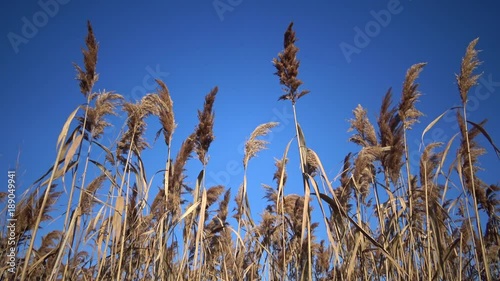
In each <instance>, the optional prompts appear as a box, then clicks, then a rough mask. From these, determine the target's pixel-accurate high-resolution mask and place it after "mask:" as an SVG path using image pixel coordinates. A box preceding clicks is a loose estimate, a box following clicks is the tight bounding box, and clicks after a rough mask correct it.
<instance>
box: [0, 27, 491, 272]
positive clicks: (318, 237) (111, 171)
mask: <svg viewBox="0 0 500 281" xmlns="http://www.w3.org/2000/svg"><path fill="white" fill-rule="evenodd" d="M292 27H293V23H291V24H290V25H289V26H288V28H287V29H286V31H285V35H284V50H283V51H282V52H281V53H279V55H278V57H277V58H275V59H274V60H273V64H274V66H275V67H276V70H277V72H276V73H275V74H276V75H277V76H278V77H279V81H280V84H281V85H283V86H284V88H285V89H284V90H285V94H284V95H282V96H280V98H279V99H280V100H284V99H288V100H290V101H291V103H292V107H293V109H294V118H295V133H296V136H295V138H294V139H293V140H295V139H296V140H297V142H298V147H299V156H300V165H301V171H300V172H301V174H300V176H301V177H299V178H300V179H299V180H298V181H297V180H296V179H295V178H294V177H292V176H290V175H289V174H290V173H293V171H292V172H290V171H287V170H286V168H287V167H286V165H287V164H288V159H289V156H288V153H289V147H290V143H291V142H292V141H293V140H292V141H290V143H289V144H288V145H287V146H286V148H285V150H284V153H283V154H282V155H283V156H282V158H280V159H275V166H276V169H275V171H268V175H269V180H271V181H276V187H271V186H269V185H266V184H262V186H263V190H264V192H265V196H264V198H265V199H266V200H267V203H266V205H265V207H264V209H262V210H259V213H258V214H256V215H253V214H252V213H251V212H250V207H251V205H253V202H250V201H249V199H248V190H249V187H251V186H254V185H255V184H256V183H254V181H253V178H247V171H250V170H251V169H252V166H251V165H250V159H252V158H253V157H255V156H256V155H257V154H258V153H259V152H260V151H261V150H263V149H266V148H267V146H268V142H267V141H266V140H264V139H263V137H264V136H266V135H267V134H269V133H270V130H271V129H273V128H274V127H276V126H277V125H278V124H277V123H275V122H269V123H264V124H261V125H259V126H257V127H256V128H255V129H254V131H253V132H252V133H251V134H250V137H249V138H248V139H247V141H246V143H245V151H244V155H243V166H244V174H243V177H242V184H241V185H240V188H239V189H238V191H237V193H236V194H235V195H234V196H232V195H231V189H230V188H228V187H226V186H223V185H215V186H210V187H206V186H205V175H206V173H207V166H208V163H209V160H210V157H208V150H209V148H210V145H211V143H212V142H213V141H214V140H215V136H214V131H213V126H214V122H215V115H214V105H215V97H216V95H217V93H218V88H217V87H215V88H213V89H212V90H211V91H210V92H209V93H208V94H207V95H206V96H205V100H204V105H203V108H202V110H199V111H198V119H199V122H198V124H197V125H196V127H195V129H194V132H193V133H192V134H190V135H189V136H188V137H187V138H186V139H185V140H184V141H183V142H182V144H181V146H180V147H179V148H178V151H177V154H176V156H175V157H174V158H173V159H170V155H171V149H174V143H173V142H172V139H173V134H174V132H175V129H176V126H177V124H176V123H175V118H174V110H173V98H174V96H171V95H170V92H169V90H168V88H167V86H166V84H165V83H164V82H163V81H160V80H157V81H156V82H157V83H158V89H157V91H156V93H153V94H147V95H145V96H144V97H143V98H142V99H141V100H139V101H135V102H133V101H123V97H122V96H121V95H119V94H116V93H114V92H99V93H93V92H92V91H93V87H94V84H95V82H96V81H97V78H98V75H97V73H96V68H95V67H96V62H97V52H98V44H97V41H96V38H95V37H94V33H93V29H92V26H91V25H90V23H88V26H87V32H88V34H87V37H86V39H85V41H86V46H87V49H84V50H82V52H83V56H84V66H85V67H84V68H85V70H83V69H81V68H80V67H78V66H76V65H75V67H76V69H77V79H78V80H79V87H80V91H81V92H82V93H83V94H84V95H85V97H86V98H87V104H86V106H85V107H79V108H78V109H77V110H75V111H74V112H73V113H72V114H70V116H69V117H68V120H67V122H66V123H65V125H64V126H63V129H62V131H61V134H60V136H59V139H58V143H57V147H58V154H57V156H56V159H55V162H54V165H53V166H51V167H49V169H48V172H47V173H46V174H45V175H43V176H42V177H41V178H40V179H39V180H37V181H36V182H35V183H34V184H33V186H31V187H30V189H29V190H27V191H26V192H25V193H24V194H22V195H21V196H20V197H21V198H20V200H19V201H18V202H17V205H16V213H15V216H14V219H16V229H15V233H14V237H12V234H10V233H9V232H8V230H7V229H6V228H2V230H1V231H0V246H1V249H0V254H1V255H2V256H5V255H6V254H7V253H8V252H7V249H8V246H9V245H10V244H9V243H12V242H10V241H12V240H15V242H16V251H17V252H18V260H17V261H18V262H19V265H18V266H17V267H16V269H15V272H14V273H11V272H9V271H7V270H5V269H6V268H7V267H5V266H3V265H2V267H1V268H2V271H1V273H0V278H1V280H22V279H24V280H176V281H178V280H449V279H453V280H455V279H457V280H489V281H491V280H498V279H499V278H500V267H499V261H500V258H499V256H500V255H499V253H500V235H499V225H500V220H499V217H498V212H499V207H498V206H499V204H498V199H496V193H498V190H499V189H500V188H499V186H498V184H488V183H486V182H484V181H483V180H482V179H481V178H480V177H479V173H478V171H480V170H481V167H480V159H481V156H482V155H483V154H485V153H486V151H487V150H486V148H484V147H481V145H480V144H481V142H480V141H479V140H478V138H479V137H481V136H485V137H486V139H487V140H488V142H489V143H490V144H492V146H493V147H494V149H495V151H497V148H496V146H495V145H494V143H493V140H491V138H490V137H489V135H488V133H487V131H486V121H483V122H478V123H476V122H472V121H470V120H468V116H467V110H466V109H467V95H468V91H469V90H470V89H471V88H472V87H473V86H474V85H475V84H476V83H477V79H478V78H479V76H478V75H475V74H474V72H475V69H476V68H477V67H478V66H479V65H480V63H479V60H478V59H477V54H478V51H477V50H476V49H475V46H476V44H477V43H478V40H477V39H476V40H474V41H472V42H471V43H470V44H469V46H468V47H467V49H466V53H465V56H464V58H463V60H462V65H461V69H460V74H458V75H457V81H458V88H459V96H460V97H459V98H460V100H461V101H462V107H461V108H458V109H457V108H454V109H453V110H457V113H456V116H457V118H456V120H457V121H456V122H457V124H458V128H459V131H458V133H457V136H458V138H457V140H458V144H457V152H456V154H455V155H452V153H449V151H450V150H452V149H453V148H455V146H454V140H455V137H452V138H451V139H450V140H448V142H444V143H437V142H431V143H428V144H423V150H422V151H421V152H419V156H420V158H419V161H417V162H418V163H410V161H413V160H412V159H410V158H409V157H408V154H409V152H408V151H409V149H408V140H407V138H408V134H409V130H410V129H411V128H412V126H413V125H414V124H415V123H416V122H418V121H419V118H420V117H421V116H422V115H423V113H422V112H420V111H419V110H418V109H417V108H416V103H417V102H418V100H419V98H420V97H421V94H420V92H419V91H418V84H416V83H415V81H416V79H417V78H418V76H419V74H420V72H421V70H422V69H423V67H424V66H425V64H424V63H419V64H415V65H413V66H411V67H410V68H409V69H408V71H407V73H406V77H405V80H404V82H403V89H402V94H401V99H400V101H399V103H398V104H397V105H395V106H393V105H392V95H393V94H392V89H391V88H390V89H389V90H388V91H387V92H386V94H385V95H384V97H383V99H382V101H381V107H380V112H379V115H378V118H377V120H376V121H377V122H376V124H375V123H371V122H370V120H369V118H368V113H367V110H366V109H365V108H363V107H362V106H361V105H358V106H357V107H356V108H355V109H354V110H353V118H352V119H351V120H349V129H348V131H349V132H352V135H351V136H350V138H349V141H350V142H352V143H355V144H357V145H359V151H357V152H349V153H347V155H346V156H345V158H344V159H343V161H342V162H341V164H339V167H334V168H338V169H339V170H340V172H339V174H338V176H337V177H338V179H337V177H336V178H335V179H333V180H332V179H330V178H329V173H327V172H325V170H326V169H325V167H324V165H323V162H322V161H321V159H320V157H319V156H318V155H317V154H316V152H315V151H314V150H313V149H312V148H310V147H307V145H306V142H305V133H304V131H303V130H302V128H301V127H300V125H299V123H298V121H297V114H296V110H295V109H296V107H295V106H296V102H297V101H298V99H299V98H300V97H302V96H303V95H305V94H307V93H308V91H299V89H298V88H299V87H300V86H301V85H302V81H300V80H299V79H298V78H297V76H298V68H299V65H300V63H299V60H298V59H297V52H298V48H297V47H296V46H295V42H296V37H295V31H294V30H293V29H292ZM119 105H121V106H119ZM78 110H81V111H82V112H81V113H82V115H77V113H78ZM120 113H126V114H127V119H126V121H125V124H124V125H126V127H125V126H124V128H125V129H124V130H123V131H121V132H119V134H118V136H115V139H116V140H117V141H116V142H115V143H112V144H111V145H104V144H103V143H100V142H98V140H99V139H102V138H103V136H106V137H107V136H108V133H109V132H107V130H106V127H108V126H110V125H115V124H111V123H110V121H108V120H106V117H107V116H109V115H120ZM150 116H154V117H157V118H158V120H159V124H160V126H161V129H160V131H159V132H158V134H157V137H158V136H159V134H160V133H163V135H164V139H165V145H166V146H167V153H166V157H165V159H164V160H165V163H164V164H165V165H164V166H163V167H162V168H155V165H156V164H157V163H144V162H143V157H142V155H143V153H144V151H145V150H147V149H154V147H152V146H150V145H149V143H148V139H147V136H148V135H147V134H146V127H147V125H148V124H147V121H148V120H149V119H148V117H150ZM439 119H440V117H438V118H437V119H435V121H433V122H431V124H429V125H428V127H427V128H426V129H425V131H424V133H423V134H425V133H426V132H427V131H428V130H430V129H431V127H433V126H434V125H435V124H436V122H437V121H439ZM73 122H74V123H75V126H71V125H73ZM374 124H375V126H374ZM120 125H121V124H120ZM70 128H76V129H73V130H72V131H71V130H70ZM110 139H111V138H110ZM422 139H423V136H422ZM328 141H331V140H328ZM82 147H85V148H87V156H86V158H85V157H84V156H82V155H83V153H82ZM113 147H115V148H116V149H115V150H114V149H113ZM332 147H334V149H335V146H332ZM91 152H92V154H91ZM193 152H196V155H197V158H198V160H200V162H201V164H202V166H203V168H202V170H201V171H194V172H193V171H190V170H186V167H187V166H186V164H187V161H188V160H189V159H190V157H191V156H192V155H193ZM91 155H92V157H91ZM213 156H214V157H217V155H213ZM101 158H103V159H101ZM449 158H452V159H449ZM116 159H118V160H119V161H115V160H116ZM329 163H336V162H335V161H329ZM147 164H149V165H152V166H153V168H152V169H155V171H154V172H153V173H152V174H149V171H150V168H149V167H150V166H149V165H147ZM334 165H335V164H334ZM410 165H412V166H411V168H412V169H410ZM487 172H491V171H487ZM157 174H162V175H163V177H162V178H161V180H160V183H159V184H158V187H156V188H155V187H154V185H155V184H156V182H155V180H156V179H155V175H157ZM250 174H251V173H248V175H250ZM193 175H195V176H196V175H197V177H196V179H195V181H194V183H193V181H191V180H190V179H189V178H190V177H192V176H193ZM271 177H272V179H271ZM337 181H338V182H337ZM257 184H258V183H257ZM301 184H302V186H303V187H304V192H303V193H300V194H297V193H293V192H297V190H300V188H299V189H297V186H300V185H301ZM285 185H286V189H285ZM333 186H336V187H335V188H334V187H333ZM457 187H458V188H457ZM460 187H461V189H460ZM105 188H107V190H105ZM253 190H254V189H252V191H253ZM450 190H453V192H450ZM155 192H156V193H155ZM63 193H65V195H64V196H61V194H63ZM314 196H316V199H317V201H314ZM66 198H67V200H66ZM9 199H10V197H9V194H8V193H5V192H0V205H2V206H4V208H2V209H0V212H1V214H2V216H0V220H1V222H2V223H4V222H6V219H5V218H8V216H9V214H8V211H7V210H8V208H11V207H8V208H7V206H9V204H11V203H9V201H8V200H9ZM61 214H62V215H61ZM485 218H486V221H485ZM318 220H319V221H323V225H321V224H320V223H318ZM54 221H55V222H57V223H55V222H54ZM2 225H7V223H5V224H2ZM483 228H484V231H483ZM39 229H40V230H42V229H43V230H45V231H46V232H45V233H44V235H43V236H42V237H41V239H40V238H38V240H37V239H36V231H37V230H39ZM409 253H411V254H409ZM21 254H23V255H24V257H23V256H21Z"/></svg>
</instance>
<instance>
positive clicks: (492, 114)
mask: <svg viewBox="0 0 500 281" xmlns="http://www.w3.org/2000/svg"><path fill="white" fill-rule="evenodd" d="M55 1H56V0H53V1H40V2H37V1H8V2H5V1H3V2H2V4H1V6H2V8H1V10H2V12H1V13H2V16H1V21H2V24H1V25H0V34H2V40H1V42H0V51H1V52H0V53H1V54H2V55H1V56H2V64H1V68H2V71H1V73H2V75H1V79H2V84H3V89H2V92H3V101H2V103H0V106H1V110H0V114H1V120H3V122H1V124H0V131H1V132H2V138H1V145H0V171H1V172H2V173H6V171H7V169H10V168H13V167H15V166H16V163H17V157H18V154H20V158H19V170H18V181H19V188H20V189H25V188H27V187H28V186H29V185H30V184H31V183H32V182H33V180H34V179H36V178H38V177H39V176H40V175H41V174H42V173H44V172H45V171H46V170H47V168H48V167H49V166H50V165H51V164H52V163H53V161H54V157H55V155H56V150H55V145H56V140H57V136H58V134H59V132H60V130H61V127H62V125H63V123H64V121H65V120H66V118H67V116H68V115H69V113H70V112H71V111H73V110H74V109H75V108H76V107H77V106H78V105H80V104H83V103H84V102H85V99H84V97H83V95H82V94H81V93H80V91H79V88H78V83H77V81H75V79H74V78H75V70H74V68H73V66H72V62H76V63H78V64H80V65H82V55H81V51H80V48H81V47H83V46H84V37H85V35H86V21H87V20H91V22H92V24H93V27H94V31H95V35H96V37H97V39H98V41H99V43H100V51H99V61H98V65H97V71H98V72H99V73H100V80H99V82H98V83H97V84H96V87H95V90H104V89H105V90H113V91H116V92H118V93H120V94H122V95H124V96H125V97H127V98H128V99H129V100H131V99H137V98H140V97H141V95H142V94H143V93H144V92H153V90H154V87H153V84H152V76H154V77H156V78H161V79H162V80H163V81H165V83H166V84H167V86H168V87H169V89H170V91H171V95H172V98H173V100H174V110H175V114H176V115H175V117H176V121H177V123H178V129H177V131H176V132H175V134H174V152H176V151H177V149H178V148H179V145H180V143H181V141H182V140H183V139H184V138H185V137H186V136H187V135H189V134H190V132H191V131H192V129H193V128H194V126H195V125H196V124H197V117H196V110H197V109H199V108H201V107H202V105H203V97H204V95H205V94H206V93H208V92H209V91H210V89H212V88H213V87H214V86H216V85H217V86H219V94H218V95H217V100H216V103H215V112H216V121H215V135H216V140H215V141H214V142H213V144H212V146H211V147H210V152H209V154H210V155H211V161H210V163H209V166H208V177H207V184H216V183H222V184H225V185H226V186H228V187H231V188H232V189H233V195H234V194H235V191H236V190H237V188H238V186H239V184H240V183H241V181H242V175H243V174H242V167H241V161H242V157H243V155H242V153H241V148H242V143H244V141H245V140H246V138H247V137H248V136H249V134H250V133H251V132H252V130H253V129H254V128H255V127H256V126H257V125H259V124H261V123H264V122H269V121H279V122H281V124H282V125H281V126H280V127H278V128H276V130H275V132H274V133H273V134H272V140H271V141H272V143H271V144H270V149H269V150H266V151H264V152H262V153H260V154H259V156H258V158H255V159H252V160H251V162H250V166H249V167H250V168H249V189H250V190H251V191H250V200H251V201H252V202H251V203H252V207H253V208H252V210H253V211H254V212H256V211H257V212H259V211H261V210H262V209H263V208H264V201H263V200H262V196H263V194H264V193H263V189H262V188H261V187H260V184H261V183H266V184H269V185H272V186H274V183H273V182H272V175H273V173H274V171H275V168H274V161H273V157H277V158H280V157H281V156H282V154H283V150H284V148H285V145H286V143H287V142H288V141H289V140H290V139H291V138H292V137H293V136H294V133H295V131H294V127H293V126H292V121H293V120H292V119H291V117H290V113H291V107H290V104H289V103H288V102H284V101H279V102H278V101H277V98H278V97H279V96H280V95H281V94H282V92H281V88H280V85H279V82H278V78H277V77H276V76H274V75H273V73H274V71H275V69H274V67H273V65H272V63H271V60H272V59H273V58H274V57H275V56H276V55H277V54H278V52H280V51H281V50H282V48H283V33H284V31H285V29H286V27H287V26H288V24H289V22H290V21H294V22H295V25H294V28H295V30H296V32H297V37H298V39H299V41H298V42H297V46H298V47H299V48H300V51H299V54H298V56H299V59H300V60H301V66H300V74H299V78H300V79H302V80H303V82H304V85H303V88H304V89H308V90H311V93H310V94H309V95H307V96H305V97H304V98H302V99H301V100H299V102H298V104H297V108H298V117H299V121H300V123H301V125H302V127H303V129H304V133H305V136H306V140H307V144H308V146H310V147H311V148H312V149H314V150H315V151H316V152H317V153H318V154H319V156H320V157H321V159H322V161H323V164H324V165H325V168H326V169H327V172H328V173H329V175H328V176H329V177H331V178H333V177H335V175H337V173H338V171H339V169H341V165H342V159H343V157H344V156H345V155H346V154H347V153H348V152H349V151H357V147H355V146H354V145H351V144H348V142H347V139H348V137H349V133H347V129H348V127H349V124H348V122H347V120H348V119H350V118H351V117H352V110H353V109H354V108H355V107H356V106H357V104H362V105H363V106H364V107H366V108H367V109H368V114H369V117H370V118H371V120H372V121H373V122H375V120H376V116H377V114H378V109H379V107H380V103H381V99H382V97H383V95H384V94H385V92H386V90H387V89H388V88H389V87H393V89H394V97H395V99H399V94H400V91H401V86H402V82H403V80H404V76H405V73H406V70H407V69H408V68H409V67H410V66H411V65H412V64H414V63H418V62H428V65H427V66H426V67H425V69H424V71H423V72H422V74H421V77H420V78H419V80H418V82H419V83H420V85H421V87H420V90H421V92H422V93H423V96H422V97H421V101H420V102H419V103H418V104H417V107H418V108H419V109H420V110H421V111H423V112H424V113H425V114H426V116H424V117H422V118H421V123H420V124H419V125H416V126H415V127H414V133H412V134H410V143H411V144H412V149H418V142H419V141H420V135H421V132H422V130H423V128H425V126H426V125H427V124H428V123H429V122H431V121H432V120H433V119H434V118H435V117H437V116H438V115H439V114H441V113H442V112H444V111H445V110H446V109H447V108H449V107H452V106H454V105H457V104H458V103H459V101H460V99H459V94H458V90H457V85H456V82H455V76H454V74H455V73H458V72H459V69H460V62H461V58H462V56H463V55H464V52H465V48H466V46H467V44H468V43H469V42H470V41H471V40H473V39H474V38H476V37H480V40H479V43H478V45H477V47H478V49H481V50H483V51H482V52H481V53H480V54H479V56H480V57H479V58H480V60H482V61H484V63H483V64H482V65H481V67H480V71H482V72H483V73H484V75H483V77H484V80H483V86H482V88H480V89H479V90H478V92H474V90H473V91H472V92H471V93H470V94H471V95H472V96H473V97H471V100H472V101H471V104H470V107H471V110H470V120H473V121H477V122H479V121H480V120H482V119H483V118H488V119H489V123H488V124H487V125H486V129H487V130H488V131H489V133H490V134H491V137H492V138H493V139H494V140H496V141H497V142H500V131H499V130H498V128H499V125H500V115H499V114H498V110H499V108H500V107H499V106H500V56H499V55H498V51H499V50H500V40H499V37H498V30H499V28H500V18H499V17H498V11H499V9H498V8H499V6H500V4H498V3H497V2H496V1H476V2H471V1H410V0H400V1H394V0H391V1H310V2H307V1H304V0H301V1H269V0H267V1H250V0H241V1H239V0H232V1H230V0H220V1H212V0H207V1H187V0H186V1H144V2H141V4H140V5H139V4H137V2H135V3H134V4H124V3H123V1H95V0H94V1H75V0H74V1H67V0H65V1H63V0H60V2H55ZM45 2H48V3H52V4H51V5H49V7H48V9H47V11H45V10H44V8H43V7H42V6H43V5H41V4H40V3H45ZM66 2H67V3H66ZM54 3H57V5H54ZM214 3H215V4H214ZM214 5H215V6H217V7H218V8H216V7H215V6H214ZM224 5H226V6H224ZM227 5H229V6H227ZM231 5H232V6H231ZM224 7H226V8H227V9H228V10H226V11H222V10H217V9H223V8H224ZM228 7H229V8H228ZM382 10H384V12H380V11H382ZM387 14H390V19H388V18H387V17H384V16H385V15H387ZM376 15H383V16H380V17H381V18H379V22H378V23H375V22H376V20H377V19H376V18H377V17H378V16H376ZM26 22H29V23H28V24H36V25H38V27H37V26H36V25H35V27H36V29H37V30H36V31H34V30H30V29H29V28H28V27H24V26H25V25H28V24H27V23H26ZM357 28H359V30H362V31H364V32H365V33H366V32H367V31H366V28H368V33H369V34H371V35H370V36H371V37H369V42H357V44H356V42H355V36H356V34H357V32H358V31H357V30H358V29H357ZM21 37H22V39H20V38H21ZM358 41H359V40H358ZM13 42H14V43H13ZM346 44H349V45H351V46H353V47H356V48H358V53H354V54H351V55H350V56H348V57H347V56H346V55H345V53H344V52H343V51H342V48H341V46H346ZM115 121H116V120H115ZM122 123H123V120H122V121H120V122H116V123H115V128H112V129H110V130H108V132H109V136H116V132H117V131H118V130H120V129H121V125H122ZM454 125H455V122H454V121H452V122H447V121H441V123H439V124H438V125H436V127H435V128H436V129H437V130H440V132H441V134H436V135H435V137H434V139H435V140H437V141H443V140H446V141H447V140H448V139H449V137H451V136H452V135H453V134H454V133H455V132H456V131H457V130H456V129H457V128H456V127H453V126H454ZM158 129H159V124H158V123H157V121H156V120H154V119H152V120H151V122H150V123H149V125H148V133H147V137H148V138H149V141H150V143H151V144H152V143H153V139H152V138H153V137H154V133H155V132H156V131H157V130H158ZM429 137H431V134H429ZM429 137H428V139H427V142H428V141H429V140H430V139H429ZM268 139H269V138H268ZM431 139H432V137H431ZM112 141H113V139H111V137H105V138H104V139H103V140H102V142H103V143H105V144H109V143H111V142H112ZM481 143H482V144H486V142H484V141H483V138H481ZM487 149H488V154H487V155H486V156H484V157H483V158H481V159H480V160H481V164H482V166H483V167H485V169H486V171H485V172H483V175H484V177H483V179H485V180H486V181H487V182H488V183H496V184H498V183H499V168H498V167H499V165H498V164H499V160H498V159H497V158H496V157H495V156H494V153H493V151H492V149H491V147H489V146H488V147H487ZM164 151H165V149H164V144H163V142H162V141H160V142H158V143H156V144H155V145H154V149H153V151H152V152H151V151H146V152H145V154H144V160H145V161H146V163H147V164H146V165H147V169H148V170H147V171H148V177H151V176H153V173H154V172H156V171H157V170H159V169H162V168H163V167H164V163H165V161H166V159H165V156H164V154H163V153H164ZM290 156H291V161H290V165H289V166H288V170H289V176H290V178H289V179H290V180H289V185H288V186H287V192H288V193H301V191H302V187H301V183H300V181H296V183H293V180H294V179H298V174H299V166H298V162H297V147H296V144H294V145H293V146H292V150H291V152H290ZM228 165H229V166H230V167H229V169H228ZM188 168H189V169H192V170H190V171H191V173H190V174H189V178H188V182H194V180H195V175H196V174H197V173H198V171H199V169H200V165H199V163H197V160H194V159H193V160H192V161H191V162H190V164H189V167H188ZM225 175H230V176H229V177H226V176H225ZM4 178H5V177H4ZM336 185H338V182H336V183H334V186H336ZM3 188H5V185H2V189H3ZM155 189H156V187H153V190H152V191H153V192H154V194H156V190H155ZM261 202H262V203H261Z"/></svg>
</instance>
